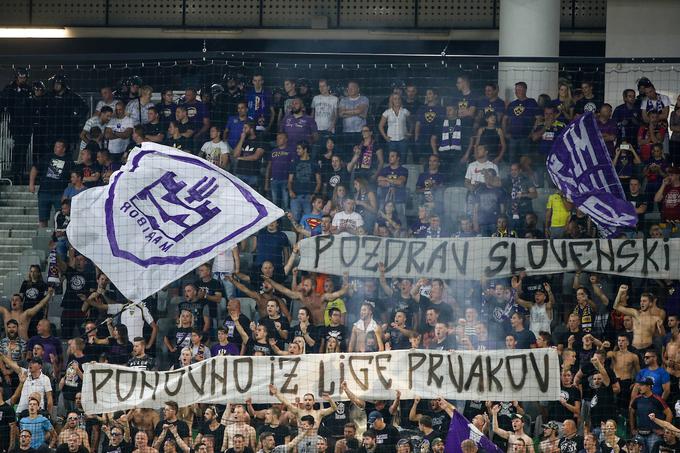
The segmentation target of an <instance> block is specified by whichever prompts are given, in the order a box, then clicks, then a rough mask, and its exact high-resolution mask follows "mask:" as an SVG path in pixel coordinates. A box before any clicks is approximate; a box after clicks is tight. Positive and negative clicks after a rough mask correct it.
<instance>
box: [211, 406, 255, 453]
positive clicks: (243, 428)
mask: <svg viewBox="0 0 680 453" xmlns="http://www.w3.org/2000/svg"><path fill="white" fill-rule="evenodd" d="M220 423H221V424H222V425H223V426H224V440H223V441H222V448H221V450H220V451H225V450H227V449H229V448H231V447H233V446H234V436H236V435H237V434H240V435H241V436H243V439H244V441H245V444H246V445H247V446H249V447H250V448H252V449H253V450H254V449H255V444H256V442H257V435H256V433H255V428H253V427H252V426H250V415H248V412H247V411H246V408H245V407H244V406H243V405H241V404H237V405H235V406H234V411H233V412H232V411H231V405H227V409H226V410H225V411H224V413H223V414H222V420H221V421H220Z"/></svg>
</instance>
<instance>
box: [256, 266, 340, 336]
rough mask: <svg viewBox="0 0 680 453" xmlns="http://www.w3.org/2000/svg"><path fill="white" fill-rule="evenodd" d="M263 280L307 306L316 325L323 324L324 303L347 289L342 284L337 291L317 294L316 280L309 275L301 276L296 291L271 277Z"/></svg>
mask: <svg viewBox="0 0 680 453" xmlns="http://www.w3.org/2000/svg"><path fill="white" fill-rule="evenodd" d="M265 282H268V283H269V284H270V285H272V287H273V288H274V289H275V290H276V291H278V292H280V293H281V294H283V295H284V296H286V297H288V298H290V299H297V300H299V301H300V302H301V303H302V305H303V306H304V307H307V308H309V311H311V312H312V322H313V324H315V325H317V326H320V325H323V324H324V303H325V302H326V301H332V300H335V299H338V298H340V297H342V296H343V295H344V294H345V293H346V292H347V290H348V288H347V286H346V285H343V287H342V288H341V289H339V290H338V291H335V292H332V293H325V294H317V293H316V291H315V287H316V280H315V279H313V278H312V277H311V276H309V275H306V276H304V277H302V282H300V285H298V288H299V290H298V291H292V290H290V289H288V288H286V287H285V286H283V285H280V284H278V283H276V282H275V281H274V280H272V279H271V278H265Z"/></svg>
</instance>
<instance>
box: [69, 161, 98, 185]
mask: <svg viewBox="0 0 680 453" xmlns="http://www.w3.org/2000/svg"><path fill="white" fill-rule="evenodd" d="M75 167H76V168H77V169H78V170H80V171H82V172H83V178H88V177H90V176H92V175H94V174H95V173H101V171H102V167H101V165H99V164H98V163H97V162H93V163H91V164H89V165H87V164H84V163H80V164H76V165H75ZM83 185H84V186H85V187H87V188H88V189H89V188H90V187H94V186H97V185H99V180H97V181H83Z"/></svg>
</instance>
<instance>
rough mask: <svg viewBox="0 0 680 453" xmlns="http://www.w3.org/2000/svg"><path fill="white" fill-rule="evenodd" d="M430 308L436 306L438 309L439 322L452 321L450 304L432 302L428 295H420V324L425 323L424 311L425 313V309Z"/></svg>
mask: <svg viewBox="0 0 680 453" xmlns="http://www.w3.org/2000/svg"><path fill="white" fill-rule="evenodd" d="M430 308H436V309H437V310H439V322H444V323H449V322H452V321H453V308H452V307H451V305H449V304H447V303H445V302H441V303H439V304H435V303H432V301H431V300H430V298H429V297H427V296H423V295H421V296H420V313H421V318H422V319H421V320H420V325H421V326H424V325H425V313H427V310H428V309H430Z"/></svg>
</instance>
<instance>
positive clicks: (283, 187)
mask: <svg viewBox="0 0 680 453" xmlns="http://www.w3.org/2000/svg"><path fill="white" fill-rule="evenodd" d="M269 187H270V188H271V191H272V203H274V204H275V205H276V206H278V207H279V208H281V209H283V210H286V209H288V205H289V204H290V197H289V196H288V181H286V180H282V181H279V180H277V179H272V180H271V181H270V183H269Z"/></svg>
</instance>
